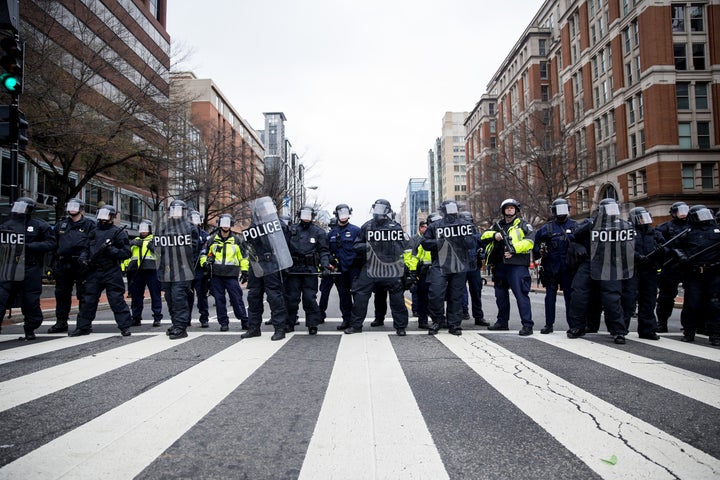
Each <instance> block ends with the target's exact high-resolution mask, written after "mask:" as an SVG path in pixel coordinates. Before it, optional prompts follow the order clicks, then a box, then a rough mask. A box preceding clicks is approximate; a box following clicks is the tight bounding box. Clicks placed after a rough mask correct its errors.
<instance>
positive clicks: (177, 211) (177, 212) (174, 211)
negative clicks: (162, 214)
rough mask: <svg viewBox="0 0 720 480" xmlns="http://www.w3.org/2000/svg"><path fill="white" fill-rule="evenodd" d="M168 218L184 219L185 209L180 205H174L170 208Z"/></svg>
mask: <svg viewBox="0 0 720 480" xmlns="http://www.w3.org/2000/svg"><path fill="white" fill-rule="evenodd" d="M168 217H169V218H174V219H178V218H182V217H183V207H181V206H179V205H173V206H171V207H170V208H168Z"/></svg>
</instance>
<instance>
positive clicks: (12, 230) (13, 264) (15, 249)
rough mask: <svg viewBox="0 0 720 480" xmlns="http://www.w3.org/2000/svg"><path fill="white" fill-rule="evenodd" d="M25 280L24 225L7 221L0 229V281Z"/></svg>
mask: <svg viewBox="0 0 720 480" xmlns="http://www.w3.org/2000/svg"><path fill="white" fill-rule="evenodd" d="M23 280H25V225H24V223H23V224H20V223H15V222H12V221H11V222H8V223H6V224H5V225H3V228H2V229H1V230H0V281H2V282H21V281H23Z"/></svg>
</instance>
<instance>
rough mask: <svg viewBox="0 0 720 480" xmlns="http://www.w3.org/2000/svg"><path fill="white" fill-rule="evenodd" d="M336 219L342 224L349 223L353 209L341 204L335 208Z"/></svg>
mask: <svg viewBox="0 0 720 480" xmlns="http://www.w3.org/2000/svg"><path fill="white" fill-rule="evenodd" d="M334 213H335V218H336V219H337V220H338V221H340V222H347V221H348V219H349V218H350V215H352V208H350V207H349V206H348V205H347V204H345V203H341V204H339V205H338V206H337V207H335V212H334Z"/></svg>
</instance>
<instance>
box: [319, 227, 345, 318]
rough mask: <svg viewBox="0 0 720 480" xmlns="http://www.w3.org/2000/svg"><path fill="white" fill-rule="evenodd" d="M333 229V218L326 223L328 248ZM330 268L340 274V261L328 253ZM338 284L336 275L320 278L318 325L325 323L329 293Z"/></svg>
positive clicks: (331, 253)
mask: <svg viewBox="0 0 720 480" xmlns="http://www.w3.org/2000/svg"><path fill="white" fill-rule="evenodd" d="M335 227H337V218H335V217H333V218H331V219H330V221H329V222H328V228H329V229H330V231H329V232H328V246H329V245H330V233H332V231H333V229H335ZM330 268H331V269H332V271H333V272H334V273H339V272H340V261H339V260H338V258H337V256H336V255H335V254H334V253H333V252H332V251H331V252H330ZM338 282H339V278H338V275H327V276H324V277H321V278H320V287H319V288H318V292H320V300H319V301H318V307H319V308H320V323H325V318H326V317H327V313H326V312H327V308H328V304H329V303H330V292H331V291H332V288H333V287H335V288H336V289H337V288H338V287H337V284H338Z"/></svg>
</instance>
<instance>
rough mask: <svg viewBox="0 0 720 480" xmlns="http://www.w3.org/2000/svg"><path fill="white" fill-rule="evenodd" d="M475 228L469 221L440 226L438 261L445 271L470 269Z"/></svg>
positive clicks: (438, 229)
mask: <svg viewBox="0 0 720 480" xmlns="http://www.w3.org/2000/svg"><path fill="white" fill-rule="evenodd" d="M474 233H475V228H474V227H473V226H472V225H471V224H470V223H468V222H458V223H454V224H450V225H443V226H442V227H440V226H438V228H436V229H435V238H436V239H437V247H438V263H439V265H440V268H442V270H443V272H445V273H460V272H467V271H468V270H470V261H471V258H470V249H471V247H472V244H473V242H474V239H473V234H474Z"/></svg>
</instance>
